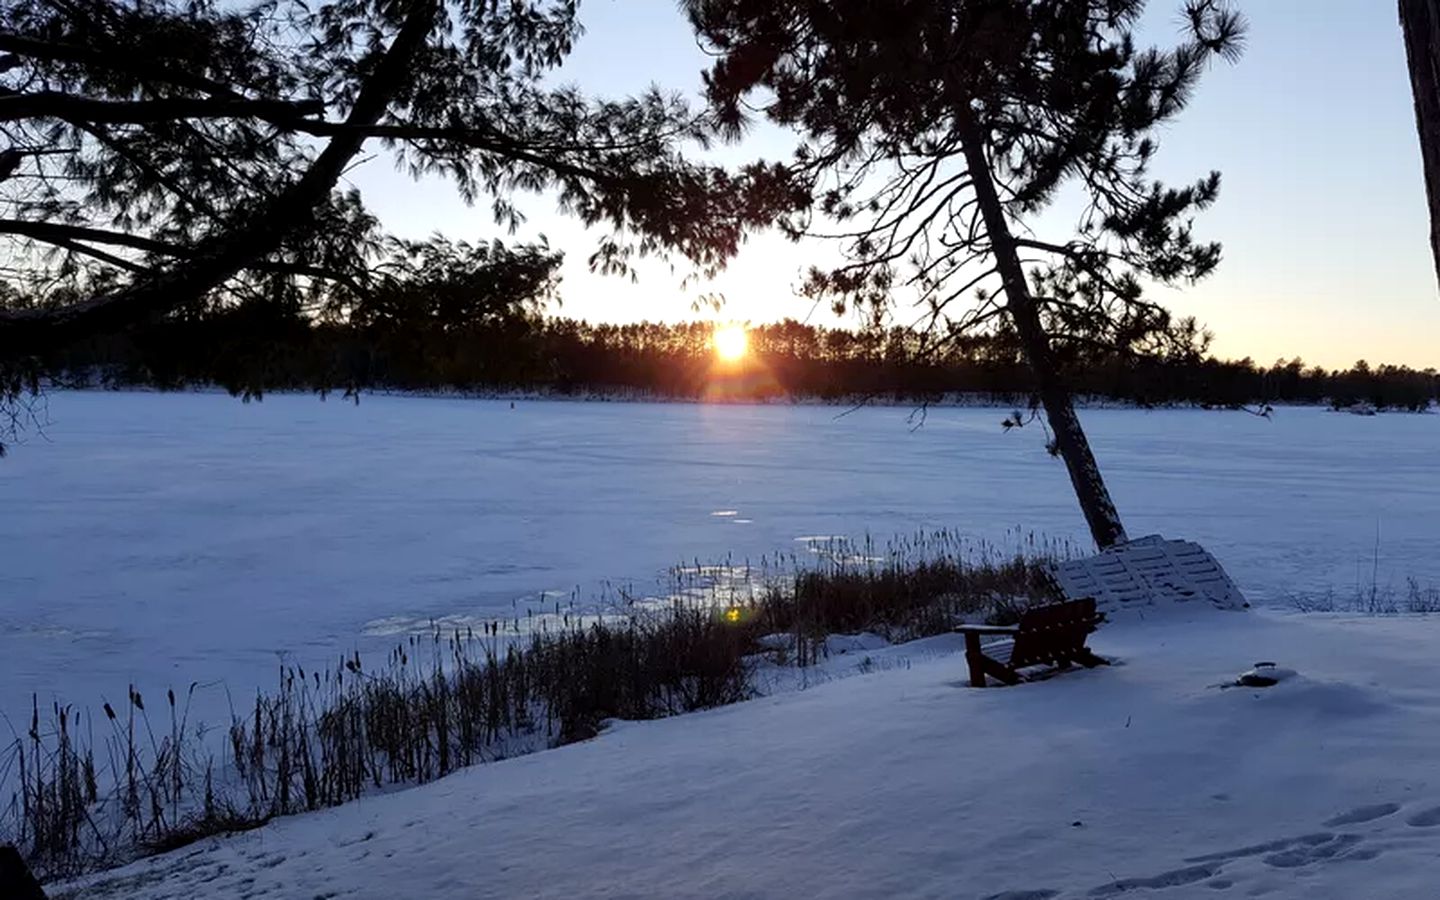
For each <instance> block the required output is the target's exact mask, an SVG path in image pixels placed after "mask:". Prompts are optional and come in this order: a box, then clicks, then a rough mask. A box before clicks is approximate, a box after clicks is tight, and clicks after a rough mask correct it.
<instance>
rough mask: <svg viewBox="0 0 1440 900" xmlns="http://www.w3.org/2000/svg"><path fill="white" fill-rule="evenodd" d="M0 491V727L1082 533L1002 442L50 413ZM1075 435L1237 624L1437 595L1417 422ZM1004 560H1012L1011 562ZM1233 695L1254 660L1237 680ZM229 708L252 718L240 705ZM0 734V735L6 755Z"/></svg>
mask: <svg viewBox="0 0 1440 900" xmlns="http://www.w3.org/2000/svg"><path fill="white" fill-rule="evenodd" d="M48 403H49V415H50V419H51V424H50V425H49V427H48V428H47V429H46V431H45V434H44V435H43V437H34V436H32V438H31V440H30V441H29V442H27V443H25V444H22V445H20V446H17V447H15V448H14V450H13V453H12V455H11V456H10V457H9V458H7V459H5V460H4V461H3V462H0V512H3V515H0V548H3V549H0V555H3V564H0V713H5V714H8V715H9V716H10V717H11V718H12V719H15V720H17V721H18V719H19V718H20V717H21V716H22V715H23V714H24V713H28V710H29V706H30V695H31V693H32V692H37V693H39V695H40V700H41V703H42V706H43V705H45V703H46V701H47V700H48V699H49V698H50V697H51V696H53V695H56V694H58V695H59V696H60V698H61V699H63V700H66V701H70V702H78V703H80V704H81V705H82V706H89V707H91V708H92V709H93V708H97V707H98V704H99V701H100V699H101V698H102V697H107V698H109V699H112V700H114V699H117V698H123V697H124V696H125V690H126V685H127V684H130V683H134V684H135V685H136V686H137V688H138V689H140V690H141V691H142V693H144V694H146V695H151V694H155V693H162V692H163V691H164V690H165V689H166V688H169V687H174V688H175V689H176V690H177V692H180V693H181V694H182V695H183V694H184V693H185V688H186V687H187V686H188V685H190V684H191V683H192V682H199V687H197V689H196V693H195V696H196V702H197V703H198V704H200V707H201V710H202V711H204V712H206V713H208V714H209V717H210V718H212V719H213V718H215V717H217V716H218V717H220V718H224V711H225V709H226V708H227V706H226V702H227V701H226V697H225V693H224V690H223V688H228V689H229V690H230V691H231V692H232V693H233V694H234V695H235V696H236V697H238V698H244V697H245V696H246V695H248V694H249V693H250V692H251V691H253V690H254V688H255V687H256V686H257V685H269V684H270V683H271V682H272V681H273V679H274V677H275V676H274V672H275V667H276V662H277V659H279V658H282V657H283V658H288V659H291V660H294V661H296V662H299V663H301V664H305V665H314V664H317V663H320V662H324V661H327V660H334V659H337V658H338V657H339V655H340V653H342V652H345V651H349V650H351V649H355V648H358V649H360V650H361V651H362V652H370V651H378V652H384V651H385V650H388V649H389V647H390V646H392V644H393V642H394V641H395V640H396V639H397V636H398V635H402V634H404V633H406V632H413V631H416V630H423V629H425V628H426V627H427V623H428V622H430V621H431V620H440V621H442V622H444V623H446V624H449V625H454V626H463V625H465V624H472V623H477V622H480V621H483V620H486V619H489V618H491V617H495V616H509V615H512V614H514V613H515V612H516V611H517V610H518V611H519V612H520V614H522V615H523V613H524V612H525V610H526V609H530V608H533V609H545V608H553V605H554V604H555V603H557V602H559V603H564V602H565V600H566V598H568V597H570V596H571V595H572V594H573V593H576V592H577V591H578V596H579V597H580V598H581V599H582V600H584V599H586V598H588V597H591V596H594V595H596V594H599V593H601V592H602V591H603V587H604V585H605V584H606V583H607V582H608V583H609V584H611V585H614V586H623V585H634V586H635V593H636V594H639V595H644V594H646V593H647V592H654V591H656V590H657V588H659V587H660V585H659V583H658V581H659V579H660V578H661V576H662V575H663V573H664V572H665V570H666V569H667V568H668V567H669V566H672V565H674V564H676V563H680V562H684V561H694V560H699V561H700V562H702V563H706V562H715V561H723V560H724V558H725V557H726V555H727V554H730V555H731V557H732V559H733V560H734V561H735V562H737V563H738V562H741V561H743V560H745V559H751V560H754V559H757V558H758V557H760V556H761V555H763V554H774V553H776V552H784V553H790V552H794V553H797V554H799V555H801V556H804V555H805V554H806V552H807V550H808V548H809V547H811V546H812V545H813V542H814V540H815V538H816V537H817V536H836V535H849V536H852V537H858V536H861V535H863V534H865V533H867V532H868V533H870V534H872V535H875V536H877V537H878V538H880V539H882V540H883V539H885V538H888V537H890V536H891V535H894V534H897V533H901V534H904V533H910V532H914V531H916V530H920V529H933V528H941V527H947V528H952V529H956V530H958V531H960V532H962V533H965V534H968V535H972V536H974V537H975V538H977V539H989V540H992V541H996V542H999V543H1000V544H1002V545H1005V544H1009V545H1012V546H1013V544H1014V540H1015V534H1014V531H1013V530H1014V529H1016V528H1019V529H1023V530H1024V531H1025V532H1030V531H1033V532H1037V533H1043V534H1047V535H1050V536H1053V537H1056V538H1072V539H1074V540H1075V541H1076V542H1077V545H1078V546H1080V547H1084V546H1086V545H1087V542H1086V540H1085V537H1084V535H1085V532H1084V522H1083V520H1082V518H1081V516H1080V513H1079V510H1078V508H1077V507H1076V505H1075V501H1074V499H1073V496H1072V494H1071V491H1070V488H1069V485H1068V482H1067V481H1066V477H1065V472H1064V468H1063V466H1061V465H1060V464H1059V462H1057V461H1056V460H1054V459H1051V458H1050V457H1049V456H1048V455H1047V454H1046V453H1045V451H1044V447H1043V436H1042V434H1041V432H1040V430H1039V428H1038V427H1036V426H1031V427H1027V428H1025V429H1022V430H1020V431H1012V432H1010V433H1008V434H1007V433H1005V432H1003V431H1002V429H1001V428H1000V426H999V423H1000V419H1001V418H1003V416H1004V412H1003V411H1000V410H993V409H944V408H938V409H931V410H930V411H929V413H928V416H927V417H926V419H925V424H924V426H923V427H922V428H919V429H918V430H917V429H914V428H913V427H912V425H913V422H912V421H911V412H912V410H910V409H909V408H905V407H898V408H866V409H861V410H858V411H855V412H852V413H850V414H847V415H841V413H843V412H845V409H844V408H836V407H821V406H798V407H792V406H783V405H776V406H698V405H690V404H644V403H624V404H614V403H565V402H525V401H521V402H518V403H516V404H515V408H514V409H511V408H510V406H509V403H508V402H503V401H495V402H487V401H477V400H463V399H422V398H412V397H366V398H364V399H363V400H362V402H361V403H360V405H359V406H358V407H356V406H352V405H350V404H348V403H345V402H343V401H341V400H339V399H338V398H332V399H331V400H329V401H327V402H321V401H319V400H317V399H316V398H315V397H313V396H283V395H276V396H271V397H268V398H267V399H266V400H265V401H264V402H263V403H250V404H242V403H240V402H239V401H237V400H234V399H231V398H229V397H226V396H224V395H218V394H170V395H162V394H153V393H99V392H95V393H90V392H79V393H70V392H56V393H53V394H51V395H50V396H49V399H48ZM1082 417H1083V419H1084V422H1085V424H1086V427H1087V428H1088V429H1089V431H1090V434H1091V438H1092V443H1093V444H1094V445H1095V448H1096V452H1097V454H1098V456H1099V459H1100V461H1101V463H1102V466H1103V468H1104V470H1105V473H1106V475H1107V477H1108V478H1109V481H1110V484H1111V488H1112V492H1113V493H1114V495H1115V498H1116V501H1117V503H1118V505H1119V508H1120V510H1121V512H1122V513H1123V514H1124V515H1125V517H1126V523H1127V525H1128V527H1129V529H1130V532H1131V533H1132V534H1136V535H1141V534H1149V533H1156V532H1158V533H1163V534H1165V535H1167V536H1170V537H1176V538H1185V539H1190V540H1195V541H1199V542H1200V543H1201V544H1203V545H1204V546H1205V547H1206V548H1207V549H1209V550H1210V551H1211V552H1212V553H1214V554H1215V555H1216V557H1218V558H1219V560H1220V561H1221V562H1222V563H1223V564H1224V565H1225V566H1226V568H1227V569H1228V570H1229V572H1230V574H1231V575H1232V576H1233V577H1234V578H1235V580H1236V581H1237V583H1238V584H1239V585H1240V587H1241V589H1242V590H1243V591H1244V592H1245V594H1246V596H1247V597H1249V598H1250V599H1251V600H1252V601H1257V602H1262V603H1263V602H1266V601H1274V600H1276V599H1277V598H1282V597H1283V596H1284V595H1285V594H1286V593H1287V592H1313V593H1318V592H1323V591H1325V590H1326V589H1328V588H1332V587H1333V588H1335V589H1337V590H1338V591H1339V592H1341V593H1342V594H1343V593H1346V592H1349V591H1352V590H1353V588H1354V585H1355V584H1356V583H1357V581H1364V582H1368V581H1369V580H1370V579H1371V561H1372V554H1373V550H1374V547H1375V544H1376V537H1377V530H1378V536H1379V558H1378V570H1377V571H1378V581H1379V583H1380V584H1381V586H1385V585H1394V586H1397V587H1403V586H1404V579H1405V578H1406V577H1409V576H1413V577H1416V578H1418V579H1419V580H1420V581H1421V582H1422V584H1433V583H1440V554H1436V553H1435V552H1434V551H1435V547H1436V546H1437V545H1440V515H1437V510H1440V472H1437V470H1436V467H1435V453H1436V450H1437V448H1440V416H1436V415H1421V416H1415V415H1386V416H1376V417H1373V418H1370V417H1367V418H1361V417H1357V416H1349V415H1335V414H1330V413H1327V412H1324V411H1321V410H1317V409H1281V410H1279V411H1278V412H1277V413H1276V415H1275V417H1274V418H1273V419H1272V420H1268V421H1267V420H1264V419H1260V418H1256V417H1254V416H1250V415H1245V414H1242V413H1214V412H1204V411H1198V410H1171V411H1158V412H1143V411H1136V410H1099V409H1097V410H1088V411H1085V412H1083V413H1082ZM1007 530H1008V531H1009V533H1008V534H1007ZM1244 662H1246V663H1247V664H1248V663H1249V662H1253V660H1246V661H1244ZM240 702H243V699H242V700H241V701H240ZM0 733H3V730H0Z"/></svg>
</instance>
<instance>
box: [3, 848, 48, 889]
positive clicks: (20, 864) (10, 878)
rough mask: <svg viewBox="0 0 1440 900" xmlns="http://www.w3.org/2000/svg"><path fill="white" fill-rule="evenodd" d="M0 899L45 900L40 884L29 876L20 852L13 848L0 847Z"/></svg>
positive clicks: (33, 877)
mask: <svg viewBox="0 0 1440 900" xmlns="http://www.w3.org/2000/svg"><path fill="white" fill-rule="evenodd" d="M0 898H3V900H45V891H44V890H42V889H41V887H40V882H38V881H36V880H35V876H34V875H31V874H30V869H29V868H28V867H27V866H26V865H25V860H23V859H21V858H20V851H18V850H16V849H15V848H14V847H10V846H3V847H0Z"/></svg>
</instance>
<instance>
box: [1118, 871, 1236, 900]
mask: <svg viewBox="0 0 1440 900" xmlns="http://www.w3.org/2000/svg"><path fill="white" fill-rule="evenodd" d="M1219 872H1220V869H1219V867H1217V866H1190V867H1188V868H1184V869H1174V870H1172V871H1169V872H1161V873H1160V874H1159V875H1152V876H1150V877H1149V878H1121V879H1118V880H1116V881H1112V882H1110V883H1109V884H1102V885H1101V886H1100V887H1097V888H1095V889H1093V890H1092V891H1090V896H1092V897H1113V896H1115V895H1116V894H1124V893H1126V892H1128V891H1133V890H1136V889H1138V888H1171V887H1183V886H1185V885H1187V884H1194V883H1195V882H1197V881H1204V880H1205V879H1207V878H1213V877H1215V875H1217V874H1218V873H1219Z"/></svg>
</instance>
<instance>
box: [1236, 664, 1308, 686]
mask: <svg viewBox="0 0 1440 900" xmlns="http://www.w3.org/2000/svg"><path fill="white" fill-rule="evenodd" d="M1294 674H1295V672H1294V671H1293V670H1291V669H1282V668H1279V667H1278V666H1276V665H1275V664H1274V663H1273V662H1257V663H1256V664H1255V668H1253V669H1251V670H1250V671H1248V672H1242V673H1241V674H1240V677H1239V678H1237V679H1235V683H1236V684H1238V685H1240V686H1241V687H1270V686H1271V685H1275V684H1279V683H1280V682H1282V681H1284V680H1285V679H1287V678H1290V677H1291V676H1293V675H1294Z"/></svg>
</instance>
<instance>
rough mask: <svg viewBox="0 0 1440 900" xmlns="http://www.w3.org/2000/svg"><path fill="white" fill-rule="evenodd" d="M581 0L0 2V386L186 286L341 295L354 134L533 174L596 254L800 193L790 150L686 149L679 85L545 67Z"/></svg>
mask: <svg viewBox="0 0 1440 900" xmlns="http://www.w3.org/2000/svg"><path fill="white" fill-rule="evenodd" d="M576 7H577V0H383V2H382V0H329V2H321V3H307V2H305V0H242V2H238V3H234V2H220V0H12V2H7V3H5V4H0V243H3V245H4V249H3V255H0V267H3V273H4V276H5V280H6V281H7V282H8V285H7V289H6V290H5V292H4V295H3V296H0V301H4V302H3V306H0V371H3V373H4V375H5V380H4V383H3V384H0V388H3V389H4V393H5V394H6V395H8V396H9V397H10V398H11V399H13V398H14V397H15V396H16V394H17V392H18V391H20V390H21V389H23V388H24V387H26V386H27V384H28V386H30V387H33V386H34V383H33V378H27V375H26V370H25V368H24V363H25V361H26V360H30V359H33V358H34V357H36V356H38V355H43V354H44V353H46V352H50V351H52V350H54V349H56V348H59V347H63V346H64V345H65V344H67V343H70V342H73V341H75V340H79V339H83V338H87V337H90V336H93V335H96V334H99V333H104V332H107V331H114V330H117V329H121V328H125V327H129V326H131V325H134V324H135V323H139V322H153V321H155V320H157V319H159V318H162V317H164V316H166V315H169V314H172V313H174V312H175V311H176V310H179V309H180V308H182V307H183V306H185V305H187V304H193V303H196V302H205V303H233V302H236V301H237V300H239V299H243V298H257V297H259V298H265V299H266V300H268V301H275V300H277V299H278V298H282V297H289V298H293V301H294V302H301V303H305V302H310V303H318V302H320V301H319V299H318V298H321V297H324V298H327V299H326V302H330V299H329V298H334V297H336V296H342V301H341V302H349V301H350V300H353V299H354V298H355V297H356V296H358V295H360V294H363V293H365V292H366V291H368V290H370V289H371V288H372V287H374V285H375V281H374V273H373V272H372V271H371V264H372V263H374V262H375V261H376V260H377V259H378V258H384V257H385V252H384V251H385V242H384V239H383V235H382V234H381V232H380V228H379V224H378V223H377V222H376V221H375V219H374V218H373V217H372V216H371V215H370V214H369V213H368V212H367V211H366V210H365V209H364V207H363V206H362V204H361V202H360V198H359V197H358V195H357V194H355V193H354V192H346V191H341V190H338V189H337V184H338V182H339V179H340V177H341V175H342V174H343V173H344V172H345V170H346V169H347V167H349V166H351V165H352V164H353V163H354V161H355V160H356V158H357V156H358V154H359V153H360V152H361V150H362V148H364V147H366V146H367V143H370V144H372V145H373V144H378V145H381V146H383V147H384V148H385V149H387V150H388V152H390V153H391V154H393V156H394V157H395V159H396V160H397V161H398V163H399V164H400V165H401V166H402V167H403V168H404V169H405V170H406V171H408V172H410V173H411V174H414V175H417V176H418V175H422V174H437V175H441V176H444V177H447V178H449V179H450V180H451V181H452V182H453V183H454V185H455V186H456V189H457V190H458V191H459V192H460V194H461V195H462V196H463V197H465V198H466V199H467V200H475V199H478V198H481V197H482V196H483V197H486V198H488V199H489V201H490V202H491V204H492V208H493V212H494V214H495V217H496V219H497V220H498V222H499V223H500V224H501V225H513V224H514V223H516V222H518V220H519V215H518V213H517V212H516V210H515V208H514V207H513V206H512V205H511V200H510V198H511V196H512V194H513V193H514V192H515V191H532V192H534V191H548V192H552V193H553V194H554V195H556V196H557V197H558V198H559V202H560V205H561V207H562V209H563V210H565V211H566V212H568V213H571V214H573V215H575V216H577V217H578V218H580V219H581V220H583V221H584V222H585V223H587V224H590V225H602V226H606V227H608V229H609V230H608V233H607V236H605V237H603V238H602V239H601V241H600V243H599V248H598V249H597V251H596V255H595V257H594V259H593V262H594V264H595V265H596V266H598V267H600V268H602V269H606V270H611V271H613V270H617V269H621V270H623V269H624V268H625V267H626V266H627V265H628V264H629V261H630V260H631V259H633V258H634V257H635V256H637V255H644V254H650V253H661V254H667V253H676V254H680V255H683V256H684V257H687V258H688V259H689V260H690V261H692V262H693V263H694V264H695V265H696V266H698V267H700V268H701V269H702V270H705V269H713V268H714V267H717V266H719V265H721V264H723V262H724V261H725V259H726V258H727V257H728V256H729V255H730V254H732V253H733V252H734V250H735V249H736V247H737V245H738V243H739V241H740V239H741V237H742V235H743V234H744V232H745V231H746V230H747V229H749V228H753V227H757V226H760V225H763V224H765V223H766V222H768V221H770V218H771V216H772V215H773V211H774V209H776V208H777V207H780V206H784V205H785V204H787V203H788V202H790V201H791V200H792V199H793V197H792V195H791V193H790V191H789V188H788V185H787V182H786V179H785V173H784V169H783V167H779V166H767V165H764V164H758V163H757V164H754V165H751V166H747V167H744V168H743V169H741V170H739V171H735V172H727V171H725V170H723V169H720V168H717V167H713V166H708V165H700V164H696V163H693V162H690V161H687V159H686V158H685V157H684V156H683V155H682V151H683V150H684V149H685V145H686V144H687V142H690V141H703V140H705V139H706V137H707V136H708V135H709V134H710V129H709V127H708V123H707V122H706V121H705V120H704V119H703V118H702V117H699V116H696V115H694V114H692V113H691V112H690V111H689V110H687V109H686V106H685V104H684V103H683V102H682V101H681V100H680V99H678V98H677V97H674V96H669V95H665V94H662V93H660V92H659V91H658V90H655V91H651V92H650V93H647V94H645V95H643V96H640V97H638V98H634V99H627V100H621V101H613V102H611V101H607V102H600V101H595V100H591V99H589V98H586V97H584V96H582V95H581V94H580V93H578V92H577V91H575V90H574V89H571V88H563V87H561V88H557V87H554V86H552V85H551V84H549V83H548V82H547V75H548V73H550V72H551V71H552V70H554V69H555V68H556V67H557V66H558V65H559V64H560V63H561V62H562V61H563V60H564V59H565V57H566V56H567V54H568V53H569V52H570V49H571V46H572V44H573V42H574V41H575V39H576V38H577V36H578V35H579V31H580V29H579V23H578V22H577V19H576Z"/></svg>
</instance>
